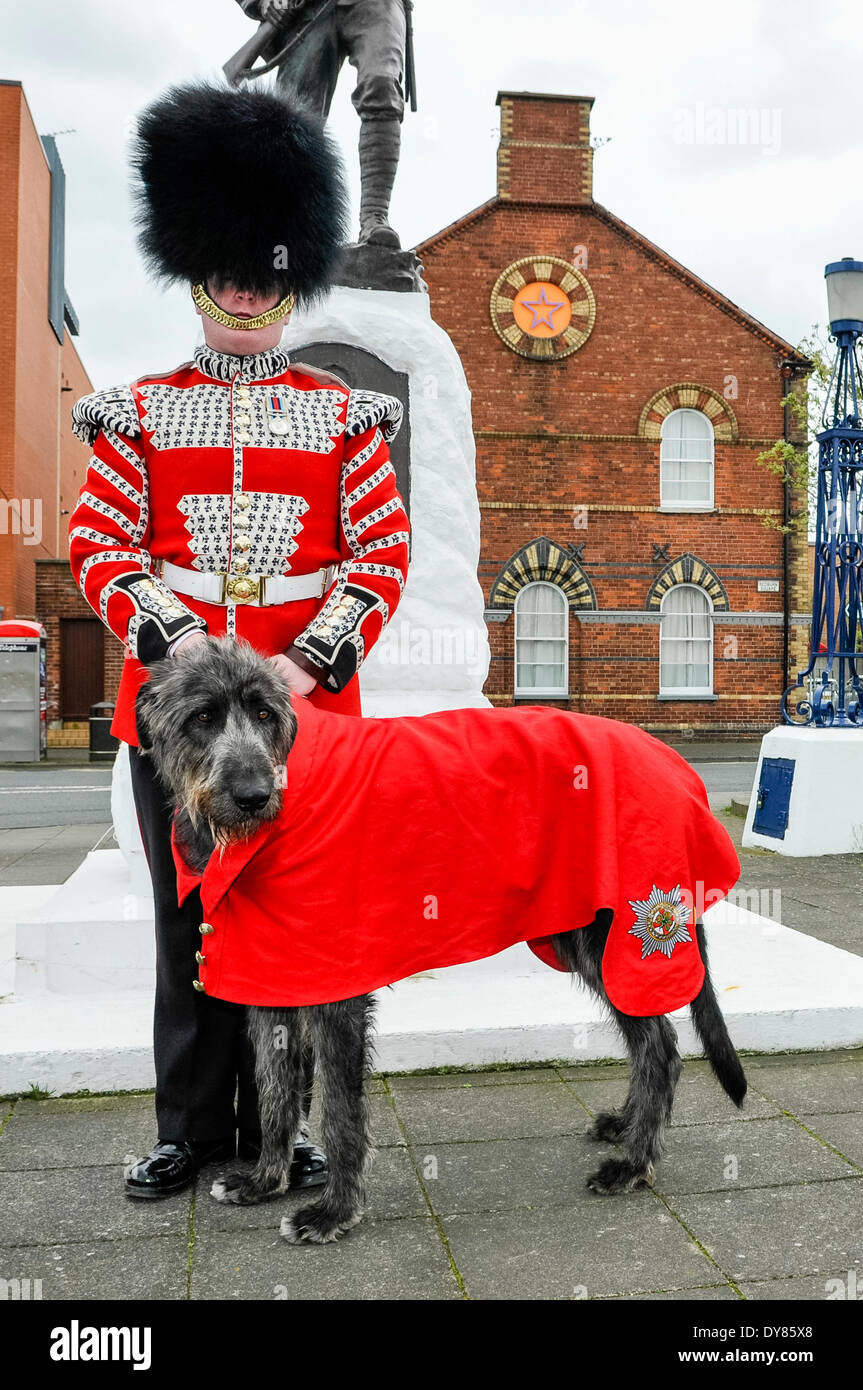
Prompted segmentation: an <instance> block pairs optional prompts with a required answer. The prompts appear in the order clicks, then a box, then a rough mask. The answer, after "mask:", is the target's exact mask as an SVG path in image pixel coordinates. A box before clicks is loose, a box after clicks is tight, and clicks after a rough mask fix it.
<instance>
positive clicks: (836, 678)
mask: <svg viewBox="0 0 863 1390" xmlns="http://www.w3.org/2000/svg"><path fill="white" fill-rule="evenodd" d="M824 275H825V279H826V282H827V306H828V313H829V318H830V335H831V338H832V339H833V341H834V342H835V343H836V345H837V352H836V360H835V362H834V364H833V371H832V374H831V378H830V386H829V389H828V393H827V399H826V402H825V406H824V413H823V416H822V424H823V425H824V429H823V430H822V431H821V433H820V434H819V435H818V507H817V515H816V523H815V526H816V529H815V576H814V588H813V595H812V632H811V638H810V643H809V665H808V666H807V667H806V670H805V671H801V672H800V674H799V675H798V677H797V681H796V683H795V684H794V685H792V686H789V688H788V690H786V692H785V695H784V696H783V699H782V715H783V718H784V720H785V722H786V723H788V724H804V725H807V724H808V725H814V726H815V727H816V728H819V729H824V728H833V727H835V728H843V727H848V726H853V727H856V728H859V729H861V730H863V678H861V670H863V510H861V507H863V497H861V484H863V420H861V410H863V380H861V370H860V363H859V360H858V357H857V344H858V341H859V339H860V337H861V335H863V261H855V260H853V259H852V258H851V257H850V256H846V257H845V259H844V260H841V261H834V262H833V263H832V264H831V265H828V266H827V268H826V270H825V272H824ZM818 663H820V664H821V667H822V669H821V670H820V671H819V673H818V675H817V676H816V675H815V672H816V665H817V664H818ZM804 682H806V683H807V685H808V687H809V689H810V690H811V694H810V696H809V698H808V699H805V700H801V701H799V702H796V703H795V704H794V708H793V710H791V709H789V702H790V701H793V696H794V692H795V691H796V690H799V689H800V688H801V686H803V684H804Z"/></svg>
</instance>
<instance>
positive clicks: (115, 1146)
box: [0, 1049, 863, 1321]
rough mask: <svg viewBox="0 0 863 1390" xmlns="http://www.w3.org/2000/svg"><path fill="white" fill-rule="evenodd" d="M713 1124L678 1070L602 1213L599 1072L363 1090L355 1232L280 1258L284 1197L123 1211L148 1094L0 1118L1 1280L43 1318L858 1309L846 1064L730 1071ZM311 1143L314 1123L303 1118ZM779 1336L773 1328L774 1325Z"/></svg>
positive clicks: (464, 1075)
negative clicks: (171, 1313) (642, 1305)
mask: <svg viewBox="0 0 863 1390" xmlns="http://www.w3.org/2000/svg"><path fill="white" fill-rule="evenodd" d="M745 1065H746V1070H747V1073H748V1076H749V1081H750V1094H749V1096H748V1097H747V1100H746V1102H745V1106H744V1109H743V1111H742V1112H738V1111H736V1110H735V1109H734V1107H733V1105H732V1104H731V1102H730V1101H728V1100H727V1099H726V1097H725V1096H724V1094H723V1093H722V1092H721V1091H720V1089H719V1087H718V1085H717V1084H716V1083H715V1081H714V1080H713V1079H712V1077H711V1075H710V1073H709V1070H708V1068H707V1066H706V1064H705V1063H703V1062H700V1061H694V1062H687V1063H686V1065H685V1068H684V1072H683V1076H682V1078H681V1081H680V1084H679V1087H678V1094H677V1100H676V1104H675V1109H674V1116H673V1123H672V1125H671V1127H670V1129H669V1131H668V1142H667V1152H666V1155H665V1157H664V1159H663V1161H662V1163H661V1165H660V1167H659V1169H658V1174H657V1179H656V1185H655V1187H654V1188H653V1189H643V1190H640V1191H637V1192H633V1193H628V1194H626V1195H624V1196H613V1197H600V1196H597V1195H595V1194H593V1193H591V1192H589V1191H587V1190H586V1189H585V1186H584V1183H585V1179H586V1177H587V1175H588V1174H589V1173H590V1172H592V1171H593V1170H594V1168H595V1167H596V1166H597V1163H598V1161H599V1160H600V1159H601V1158H602V1157H603V1156H604V1155H605V1154H606V1153H608V1152H610V1146H608V1145H604V1144H603V1145H599V1144H596V1143H594V1142H593V1141H591V1140H589V1139H587V1138H586V1136H585V1130H586V1129H587V1127H588V1125H589V1123H590V1120H591V1117H592V1116H593V1115H594V1114H595V1113H596V1112H597V1111H598V1110H601V1109H606V1108H608V1107H610V1106H616V1105H619V1104H620V1103H621V1101H622V1100H623V1097H624V1095H625V1092H626V1086H627V1080H626V1068H625V1067H624V1066H618V1065H614V1064H612V1065H605V1066H603V1065H588V1066H582V1067H568V1066H567V1067H530V1068H525V1069H523V1070H505V1071H504V1070H501V1071H495V1070H491V1071H483V1072H449V1073H446V1074H437V1075H425V1076H381V1077H377V1078H376V1079H375V1080H374V1081H373V1082H372V1091H373V1095H372V1105H373V1113H374V1121H373V1128H374V1136H375V1143H376V1146H377V1155H376V1158H375V1162H374V1164H373V1166H372V1170H371V1175H370V1181H369V1201H368V1207H367V1216H366V1219H365V1220H364V1222H363V1223H362V1224H361V1225H359V1226H358V1227H356V1228H355V1229H354V1230H352V1231H351V1232H349V1233H348V1235H346V1236H345V1237H343V1239H342V1240H341V1241H339V1242H338V1243H337V1244H334V1245H328V1246H316V1247H301V1248H300V1247H294V1246H290V1245H287V1244H286V1243H285V1242H284V1241H283V1240H281V1238H280V1237H279V1234H278V1227H279V1223H280V1220H281V1217H282V1215H283V1214H284V1213H285V1212H286V1211H289V1210H292V1209H293V1208H295V1207H296V1206H297V1205H298V1203H299V1202H301V1201H303V1200H308V1194H305V1197H300V1196H291V1195H288V1196H286V1197H284V1198H281V1199H278V1200H276V1201H274V1202H268V1203H266V1204H264V1205H262V1206H257V1207H246V1208H237V1207H224V1206H222V1205H220V1204H218V1203H216V1202H215V1201H213V1199H212V1198H211V1197H210V1196H209V1187H210V1184H211V1182H212V1179H213V1176H214V1175H215V1174H216V1173H217V1172H218V1171H219V1170H218V1169H216V1168H212V1169H209V1170H207V1171H206V1172H205V1173H202V1174H201V1176H200V1177H199V1179H198V1182H197V1184H196V1187H195V1188H194V1190H190V1191H187V1192H186V1193H182V1194H180V1195H178V1196H176V1197H173V1198H168V1199H166V1200H164V1201H161V1202H140V1201H133V1200H131V1199H129V1198H127V1197H125V1195H124V1194H123V1190H122V1175H121V1167H122V1164H123V1162H124V1160H125V1159H126V1157H127V1156H128V1155H130V1154H133V1153H138V1152H142V1151H144V1150H146V1149H147V1148H148V1147H149V1145H150V1143H151V1142H152V1137H153V1120H152V1097H151V1096H149V1095H127V1096H112V1097H104V1098H99V1097H82V1098H77V1099H67V1100H31V1099H20V1100H17V1101H15V1102H10V1103H7V1104H6V1105H5V1106H3V1107H1V1108H0V1115H2V1120H0V1123H2V1132H0V1199H2V1205H3V1209H4V1220H3V1236H2V1240H3V1245H2V1247H0V1279H7V1280H11V1279H29V1280H30V1281H31V1289H32V1288H34V1287H35V1285H34V1284H33V1281H35V1280H41V1296H42V1298H43V1299H45V1300H48V1299H52V1300H101V1299H111V1298H119V1299H130V1298H134V1299H135V1300H145V1301H146V1300H157V1299H161V1300H188V1299H193V1300H215V1299H231V1300H272V1299H289V1300H293V1299H312V1300H327V1299H328V1300H333V1299H339V1300H349V1299H363V1300H390V1299H392V1300H422V1301H425V1300H448V1299H473V1300H477V1299H480V1300H484V1299H492V1300H504V1299H513V1300H538V1299H554V1300H558V1299H560V1300H570V1299H590V1300H630V1299H645V1300H657V1301H661V1300H669V1301H672V1300H680V1301H682V1300H686V1301H689V1300H700V1301H711V1300H720V1301H729V1302H735V1301H739V1300H753V1299H754V1300H762V1299H765V1300H776V1299H788V1300H795V1301H799V1300H813V1301H814V1300H828V1299H837V1298H849V1297H854V1298H859V1296H860V1293H861V1292H863V1105H861V1100H863V1049H858V1050H855V1051H849V1052H843V1053H813V1054H809V1055H798V1056H770V1057H750V1058H748V1059H746V1062H745ZM312 1124H313V1133H315V1132H316V1109H315V1108H313V1112H312ZM786 1321H787V1319H786Z"/></svg>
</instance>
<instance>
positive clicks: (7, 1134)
mask: <svg viewBox="0 0 863 1390" xmlns="http://www.w3.org/2000/svg"><path fill="white" fill-rule="evenodd" d="M155 1141H156V1115H155V1110H154V1106H153V1097H152V1096H151V1095H144V1096H113V1097H101V1098H96V1097H88V1098H86V1099H81V1100H66V1101H57V1100H41V1101H33V1100H20V1101H18V1102H17V1104H16V1106H15V1110H14V1113H13V1115H12V1117H11V1119H10V1120H9V1122H8V1124H6V1125H5V1126H4V1128H3V1130H2V1133H0V1172H2V1171H12V1170H15V1169H25V1168H30V1169H52V1168H58V1169H65V1168H69V1167H74V1168H100V1167H104V1166H105V1165H106V1164H110V1163H114V1164H117V1165H118V1166H119V1167H122V1165H123V1164H125V1163H126V1162H127V1161H128V1155H130V1154H135V1155H139V1154H145V1153H147V1152H148V1151H149V1149H150V1148H151V1146H152V1145H153V1144H154V1143H155Z"/></svg>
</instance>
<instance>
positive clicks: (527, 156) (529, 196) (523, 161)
mask: <svg viewBox="0 0 863 1390" xmlns="http://www.w3.org/2000/svg"><path fill="white" fill-rule="evenodd" d="M593 100H594V99H593V97H569V96H557V95H554V94H552V93H550V92H498V94H497V105H498V106H499V107H500V144H499V145H498V149H497V196H498V197H499V198H501V199H504V200H506V201H508V202H509V201H512V202H520V203H567V204H573V205H578V204H584V203H592V202H593V150H592V149H591V147H590V108H591V107H592V106H593Z"/></svg>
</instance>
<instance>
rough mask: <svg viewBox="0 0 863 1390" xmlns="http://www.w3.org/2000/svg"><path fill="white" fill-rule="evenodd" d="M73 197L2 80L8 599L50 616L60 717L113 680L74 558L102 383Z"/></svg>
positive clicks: (51, 706) (18, 91)
mask: <svg viewBox="0 0 863 1390" xmlns="http://www.w3.org/2000/svg"><path fill="white" fill-rule="evenodd" d="M64 203H65V188H64V175H63V166H62V164H61V162H60V158H59V155H58V152H57V147H56V144H55V142H54V140H53V139H52V138H51V137H50V136H46V137H44V139H41V140H40V138H39V135H38V133H37V131H36V127H35V125H34V123H33V117H32V115H31V113H30V108H29V107H28V105H27V99H26V97H25V95H24V91H23V88H22V86H21V84H20V82H12V81H3V80H0V302H2V304H3V308H4V312H3V315H2V317H0V606H2V609H3V613H2V616H3V617H4V618H32V619H38V620H39V621H40V622H42V623H44V625H45V627H46V628H47V631H48V639H47V658H48V662H47V664H48V672H47V676H48V721H49V727H50V725H51V724H54V725H56V724H57V723H58V722H59V721H60V719H61V718H62V717H63V715H64V714H65V715H67V716H68V717H70V718H75V717H79V716H81V715H85V714H86V712H87V710H88V707H89V706H88V701H89V700H91V699H93V700H97V699H101V698H102V693H103V689H104V673H103V665H104V639H103V631H104V629H103V625H102V623H101V622H100V621H99V619H98V618H97V617H95V616H94V614H93V612H92V611H91V609H90V608H89V607H88V605H87V603H86V602H85V601H84V599H83V598H82V596H81V594H80V593H79V592H78V589H77V588H76V586H75V583H74V580H73V579H72V575H71V571H70V570H69V561H68V539H67V528H68V513H69V510H70V509H71V508H72V507H73V506H74V504H75V500H76V498H77V496H78V492H79V490H80V488H81V485H82V483H83V481H84V476H85V474H86V471H87V461H88V458H89V451H88V449H87V448H86V446H85V445H83V444H81V443H80V442H79V440H77V439H76V438H75V436H74V435H73V433H72V422H71V415H70V410H71V403H72V401H75V400H77V398H78V397H79V396H81V395H85V394H86V393H87V392H88V391H92V389H93V387H92V384H91V382H90V379H89V377H88V376H87V373H86V371H85V370H84V367H83V366H82V364H81V360H80V358H79V356H78V353H77V351H76V349H75V345H74V342H73V341H72V335H74V334H77V332H78V325H77V321H76V318H75V312H74V310H73V308H72V305H71V304H70V303H69V299H68V297H67V295H66V288H65V283H64V273H63V272H64V224H65V206H64ZM64 649H65V650H66V652H67V654H68V660H67V661H66V662H65V663H63V670H62V674H61V651H62V650H64ZM85 737H86V735H85ZM59 741H62V740H61V739H60V738H59V736H55V737H51V736H50V734H49V742H52V743H56V742H59Z"/></svg>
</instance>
